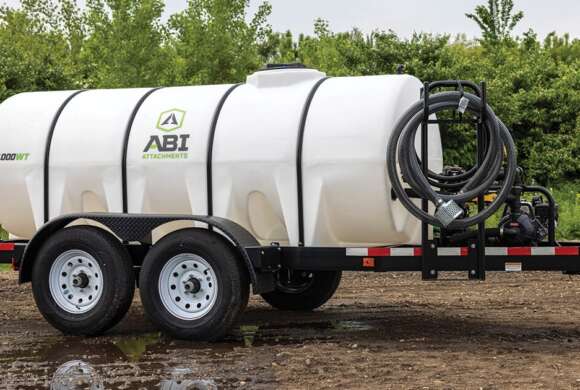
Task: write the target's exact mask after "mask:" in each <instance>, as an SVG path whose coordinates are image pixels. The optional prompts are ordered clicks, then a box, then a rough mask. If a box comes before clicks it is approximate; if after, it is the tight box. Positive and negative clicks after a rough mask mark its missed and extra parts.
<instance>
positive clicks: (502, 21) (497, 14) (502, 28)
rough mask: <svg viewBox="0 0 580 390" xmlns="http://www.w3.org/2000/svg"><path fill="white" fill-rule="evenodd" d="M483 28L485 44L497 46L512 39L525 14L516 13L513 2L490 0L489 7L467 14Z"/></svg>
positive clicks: (510, 0) (481, 7)
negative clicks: (512, 34) (511, 36)
mask: <svg viewBox="0 0 580 390" xmlns="http://www.w3.org/2000/svg"><path fill="white" fill-rule="evenodd" d="M465 16H467V17H468V18H469V19H472V20H473V21H475V23H477V24H478V26H479V28H481V31H482V34H483V42H485V43H489V44H492V45H495V44H497V43H500V42H504V41H506V40H508V39H509V38H510V34H511V33H512V31H513V30H514V28H515V27H516V25H517V24H518V23H519V22H520V20H522V19H523V17H524V13H523V12H522V11H518V12H515V13H514V2H513V0H488V1H487V6H484V5H478V6H477V7H475V13H472V14H465Z"/></svg>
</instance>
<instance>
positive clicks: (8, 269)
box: [0, 264, 12, 272]
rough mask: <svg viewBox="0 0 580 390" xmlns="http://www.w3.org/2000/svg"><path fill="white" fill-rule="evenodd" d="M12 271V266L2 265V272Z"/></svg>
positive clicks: (0, 266) (0, 270)
mask: <svg viewBox="0 0 580 390" xmlns="http://www.w3.org/2000/svg"><path fill="white" fill-rule="evenodd" d="M9 271H12V266H11V265H10V264H0V272H9Z"/></svg>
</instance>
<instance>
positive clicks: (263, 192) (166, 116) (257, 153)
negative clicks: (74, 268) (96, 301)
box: [0, 69, 442, 246]
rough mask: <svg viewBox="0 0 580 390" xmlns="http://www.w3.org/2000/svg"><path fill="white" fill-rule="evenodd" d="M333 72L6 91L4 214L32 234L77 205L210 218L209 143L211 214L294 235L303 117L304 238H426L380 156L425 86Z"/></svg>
mask: <svg viewBox="0 0 580 390" xmlns="http://www.w3.org/2000/svg"><path fill="white" fill-rule="evenodd" d="M324 78H325V74H323V73H321V72H318V71H316V70H311V69H274V70H267V71H260V72H256V73H255V74H253V75H251V76H249V77H248V78H247V80H246V83H245V84H243V85H240V86H238V87H236V88H233V89H232V87H233V86H232V85H212V86H195V87H175V88H162V89H157V90H151V89H117V90H89V91H83V92H80V93H78V91H64V92H34V93H23V94H20V95H16V96H14V97H12V98H10V99H7V100H6V101H4V102H3V103H2V104H1V105H0V224H2V226H3V227H4V228H5V229H6V230H8V231H9V232H10V233H11V234H13V235H15V236H18V237H21V238H30V237H32V236H33V235H34V233H35V232H36V231H37V230H38V229H39V228H40V227H41V226H42V224H43V223H44V222H45V217H46V216H48V218H49V219H50V218H54V217H57V216H59V215H62V214H66V213H72V212H95V211H106V212H123V210H124V209H126V210H127V211H128V212H131V213H156V214H159V213H166V214H194V215H208V207H209V206H210V205H208V196H207V192H208V183H207V168H208V161H207V156H208V147H211V149H212V154H211V155H212V159H211V164H210V165H211V170H212V174H211V180H212V188H213V197H212V199H213V202H212V203H213V204H212V206H213V215H216V216H220V217H225V218H229V219H231V220H233V221H235V222H238V223H239V224H241V225H242V226H244V227H245V228H246V229H248V230H249V231H250V232H251V233H253V234H254V235H255V237H256V238H257V239H258V240H260V241H261V242H262V243H263V244H269V243H270V242H273V241H277V242H280V243H281V244H282V245H298V244H299V243H300V236H299V231H300V229H299V225H300V224H299V207H298V203H299V201H298V176H297V153H298V152H297V150H298V142H299V141H298V140H299V134H300V129H301V120H302V118H305V122H304V126H303V130H304V132H303V143H302V158H301V163H302V164H301V165H302V184H303V207H304V211H303V215H304V218H303V241H304V242H303V244H304V245H306V246H355V245H361V246H364V245H384V244H406V243H416V242H418V240H419V230H420V229H419V227H420V224H419V222H418V221H417V220H416V219H414V218H413V217H412V216H411V215H410V214H409V213H408V212H407V211H406V210H405V209H404V208H403V207H402V206H401V205H400V203H399V202H398V201H394V200H393V199H392V197H391V186H390V183H389V179H388V176H387V172H386V167H385V160H386V148H387V142H388V138H389V135H390V133H391V131H392V128H393V126H394V124H395V122H396V120H397V119H398V118H399V116H400V115H401V114H402V113H403V112H404V111H405V110H406V109H407V108H408V107H409V106H410V105H411V104H412V103H414V102H415V101H416V100H418V99H419V92H420V88H421V83H420V82H419V80H417V79H416V78H414V77H411V76H408V75H388V76H368V77H340V78H329V79H325V80H324V81H321V80H322V79H324ZM316 86H317V87H318V89H316V91H315V93H314V94H313V95H312V100H311V104H310V105H309V108H308V110H305V107H306V106H307V105H306V102H307V101H308V99H309V96H311V94H312V91H313V89H314V88H315V87H316ZM219 107H221V110H217V109H218V108H219ZM216 112H219V115H216ZM305 112H307V115H306V116H305ZM214 122H215V123H214ZM212 129H214V130H215V132H214V138H213V143H211V142H210V139H211V133H212ZM128 130H129V131H128ZM429 137H430V141H429V145H430V150H429V165H430V168H432V169H433V170H435V171H438V170H440V169H441V167H442V152H441V141H440V138H439V132H438V130H437V128H436V127H432V128H431V129H430V131H429ZM47 141H49V142H47ZM125 142H126V158H124V149H125ZM210 145H211V146H210ZM47 148H48V152H49V153H47ZM45 159H46V160H47V162H48V165H47V167H46V168H47V169H46V171H47V173H48V175H45ZM123 161H126V187H125V188H126V194H127V196H126V200H124V197H123ZM45 176H47V177H46V178H45ZM45 179H47V180H46V182H47V183H48V186H47V187H46V191H45ZM45 192H46V195H45ZM45 196H46V197H48V207H47V208H46V207H45Z"/></svg>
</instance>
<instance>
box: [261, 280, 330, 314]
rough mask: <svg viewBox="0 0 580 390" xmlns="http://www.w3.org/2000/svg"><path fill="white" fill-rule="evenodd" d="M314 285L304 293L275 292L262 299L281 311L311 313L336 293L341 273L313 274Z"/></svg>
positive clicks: (264, 295) (277, 290)
mask: <svg viewBox="0 0 580 390" xmlns="http://www.w3.org/2000/svg"><path fill="white" fill-rule="evenodd" d="M312 274H313V281H312V284H311V285H310V286H309V287H308V288H307V289H306V290H304V291H301V292H299V293H290V292H285V291H281V290H280V289H279V288H277V289H276V290H275V291H272V292H268V293H264V294H262V298H263V299H264V300H265V301H266V302H268V303H269V304H270V305H271V306H273V307H275V308H276V309H279V310H294V311H311V310H314V309H316V308H319V307H320V306H322V305H324V304H325V303H326V302H327V301H328V300H329V299H330V298H332V296H333V295H334V293H335V292H336V289H337V288H338V286H339V285H340V279H341V278H342V272H341V271H317V272H312Z"/></svg>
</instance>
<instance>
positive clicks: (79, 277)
mask: <svg viewBox="0 0 580 390" xmlns="http://www.w3.org/2000/svg"><path fill="white" fill-rule="evenodd" d="M72 285H73V286H74V287H76V288H85V287H87V286H88V285H89V277H88V276H87V274H85V273H84V272H82V271H81V272H80V273H78V274H76V275H73V278H72Z"/></svg>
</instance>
